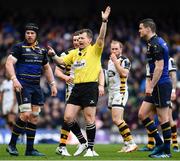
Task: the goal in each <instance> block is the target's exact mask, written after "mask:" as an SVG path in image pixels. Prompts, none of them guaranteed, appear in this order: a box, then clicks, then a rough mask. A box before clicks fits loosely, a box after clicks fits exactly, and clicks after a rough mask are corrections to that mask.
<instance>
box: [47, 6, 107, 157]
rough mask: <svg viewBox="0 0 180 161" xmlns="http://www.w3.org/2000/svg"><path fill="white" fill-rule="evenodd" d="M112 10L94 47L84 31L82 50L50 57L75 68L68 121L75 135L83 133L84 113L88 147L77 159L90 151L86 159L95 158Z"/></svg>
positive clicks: (50, 51)
mask: <svg viewBox="0 0 180 161" xmlns="http://www.w3.org/2000/svg"><path fill="white" fill-rule="evenodd" d="M110 10H111V9H110V7H109V6H108V7H107V8H106V10H105V11H104V12H103V11H102V25H101V28H100V33H99V35H98V37H97V40H96V42H95V44H94V45H91V42H92V39H93V34H92V31H91V30H89V29H82V30H81V32H80V35H79V48H78V49H74V50H70V51H69V54H68V55H67V56H64V57H58V56H57V55H56V53H55V52H54V50H53V49H52V48H51V47H48V48H49V51H48V55H49V56H52V58H53V59H54V61H55V62H56V63H57V64H64V65H73V67H74V68H75V70H74V83H75V86H74V87H73V89H72V93H71V95H70V98H69V100H68V102H67V106H66V109H65V115H64V120H65V122H66V123H67V124H68V126H69V128H70V129H71V131H72V132H73V133H75V134H78V133H80V128H79V127H78V126H77V124H76V123H75V119H76V116H77V114H78V112H79V110H80V109H81V108H82V109H83V110H84V112H83V114H84V117H85V121H86V134H87V140H88V145H87V144H81V145H80V146H79V148H78V150H77V151H76V153H75V154H74V156H76V155H79V154H81V153H82V152H83V151H84V150H86V149H87V151H86V153H85V155H84V156H86V157H90V156H91V157H93V156H94V154H93V147H94V139H95V134H96V126H95V115H96V104H97V101H98V76H99V73H100V69H101V55H102V51H103V47H104V39H105V34H106V29H107V22H108V17H109V14H110Z"/></svg>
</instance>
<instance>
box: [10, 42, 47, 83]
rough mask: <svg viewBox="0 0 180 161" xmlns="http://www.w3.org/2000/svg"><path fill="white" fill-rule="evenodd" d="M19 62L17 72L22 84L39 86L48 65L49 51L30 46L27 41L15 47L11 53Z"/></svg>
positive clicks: (16, 67)
mask: <svg viewBox="0 0 180 161" xmlns="http://www.w3.org/2000/svg"><path fill="white" fill-rule="evenodd" d="M10 54H12V55H13V56H14V57H15V58H17V62H16V65H15V72H16V76H17V79H18V80H19V81H20V82H21V83H22V84H24V83H26V84H27V83H28V84H39V83H40V77H41V75H42V70H43V66H44V65H45V64H47V63H48V59H47V50H46V49H44V48H43V47H41V46H40V45H38V43H36V45H34V46H29V45H28V44H27V43H26V42H25V41H24V42H21V43H18V44H16V45H14V46H13V47H12V49H11V51H10Z"/></svg>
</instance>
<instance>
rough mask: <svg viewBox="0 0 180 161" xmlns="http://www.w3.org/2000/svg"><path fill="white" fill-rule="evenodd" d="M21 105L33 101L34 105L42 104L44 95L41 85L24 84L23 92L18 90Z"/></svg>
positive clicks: (18, 99)
mask: <svg viewBox="0 0 180 161" xmlns="http://www.w3.org/2000/svg"><path fill="white" fill-rule="evenodd" d="M16 98H17V101H18V104H19V105H22V104H27V103H31V104H32V105H39V106H42V105H43V104H44V97H43V93H42V90H41V88H40V86H39V85H23V89H22V90H21V92H16Z"/></svg>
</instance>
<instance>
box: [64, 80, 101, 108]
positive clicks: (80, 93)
mask: <svg viewBox="0 0 180 161" xmlns="http://www.w3.org/2000/svg"><path fill="white" fill-rule="evenodd" d="M98 95H99V91H98V83H97V82H88V83H79V84H75V86H74V87H73V89H72V92H71V95H70V97H69V100H68V102H67V103H68V104H73V105H78V106H81V107H82V108H84V107H89V106H96V105H97V101H98Z"/></svg>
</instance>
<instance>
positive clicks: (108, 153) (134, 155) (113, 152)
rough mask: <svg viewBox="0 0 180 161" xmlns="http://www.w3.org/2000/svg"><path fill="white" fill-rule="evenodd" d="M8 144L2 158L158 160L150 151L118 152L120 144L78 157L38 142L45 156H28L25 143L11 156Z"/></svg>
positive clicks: (177, 157)
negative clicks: (91, 155) (25, 153)
mask: <svg viewBox="0 0 180 161" xmlns="http://www.w3.org/2000/svg"><path fill="white" fill-rule="evenodd" d="M6 146H7V145H0V160H131V161H132V160H157V159H152V158H149V157H148V154H149V152H139V151H134V152H131V153H118V152H117V151H118V150H120V146H119V145H118V144H108V145H95V150H96V152H97V153H98V154H99V155H100V156H99V157H83V154H82V155H81V156H78V157H74V156H71V157H62V156H60V155H57V154H55V149H56V147H57V144H38V145H35V148H36V149H38V150H39V151H40V152H42V153H44V154H46V156H44V157H29V156H28V157H27V156H24V151H25V145H17V148H18V151H19V154H20V155H19V156H10V155H9V154H8V153H7V152H6ZM67 148H68V151H69V152H70V154H72V155H73V153H74V152H75V151H76V146H75V145H68V146H67ZM172 155H173V157H172V158H167V159H164V158H163V159H161V160H180V152H179V153H174V152H172Z"/></svg>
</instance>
